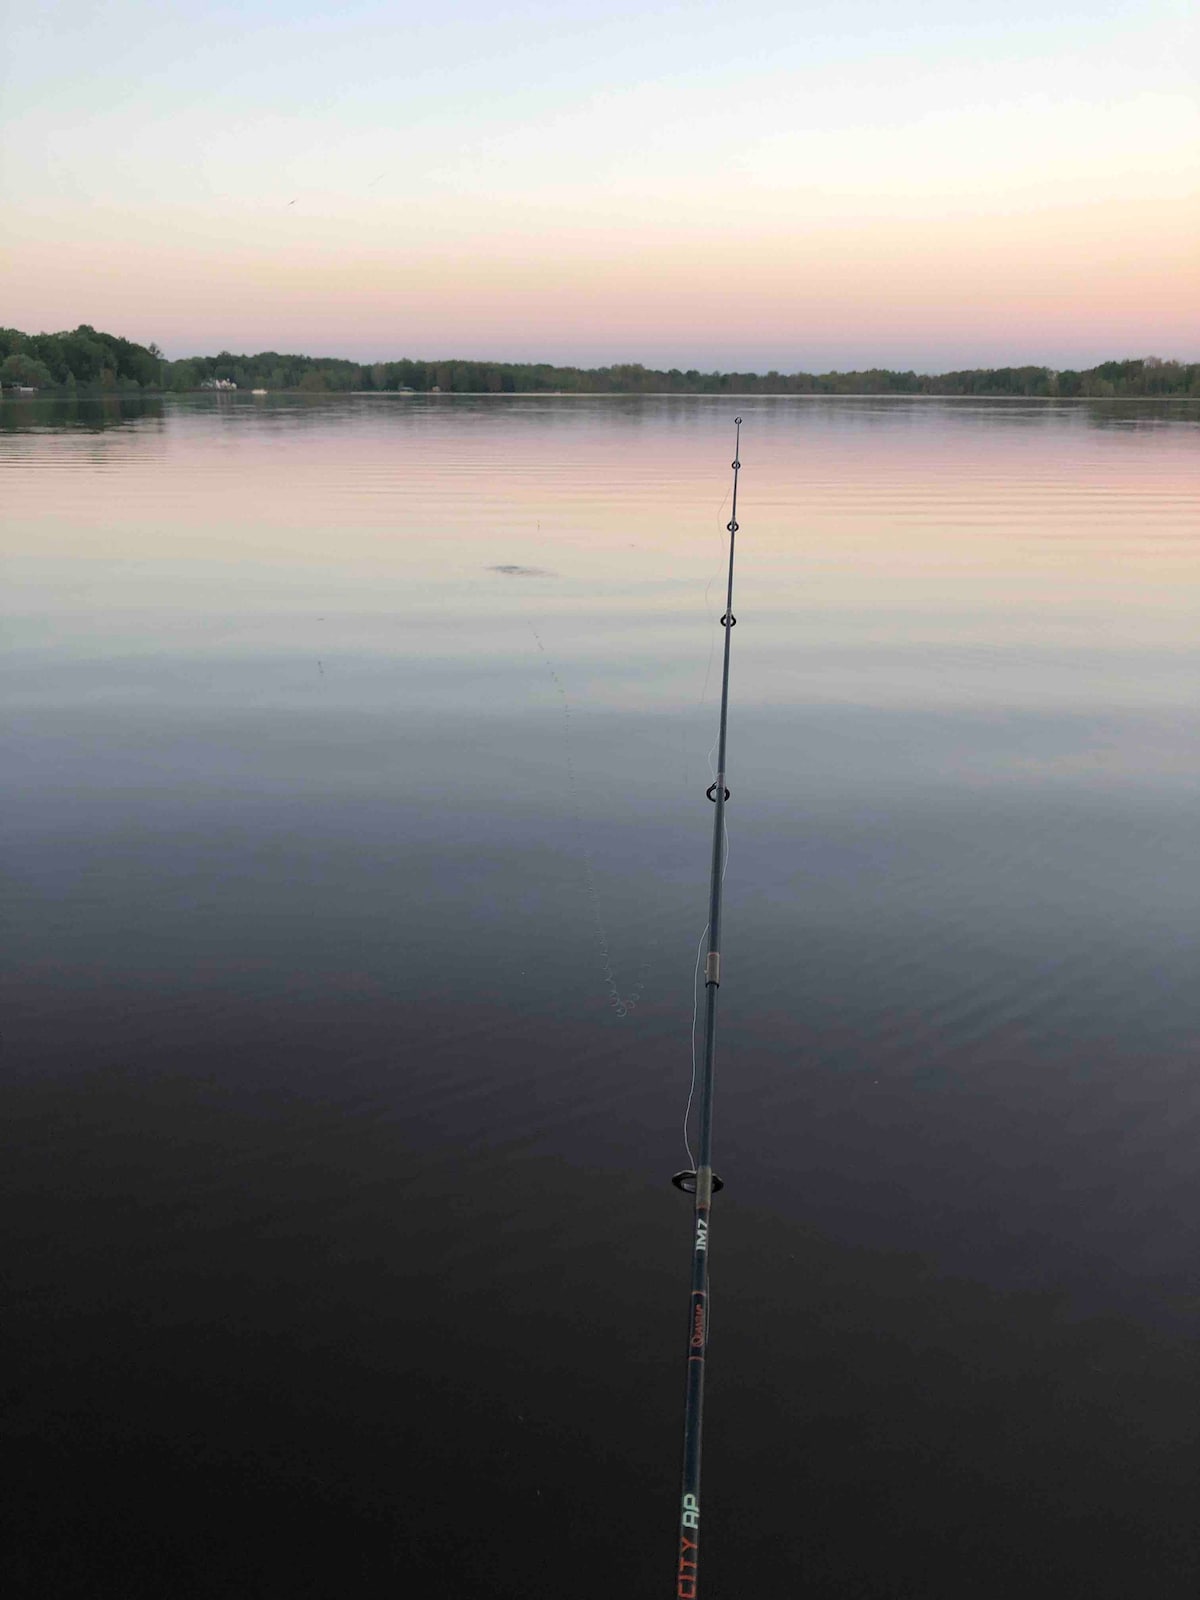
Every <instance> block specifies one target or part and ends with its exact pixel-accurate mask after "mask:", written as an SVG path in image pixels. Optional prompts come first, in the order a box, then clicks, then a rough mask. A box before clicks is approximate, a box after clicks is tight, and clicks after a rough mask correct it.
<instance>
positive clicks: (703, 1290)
mask: <svg viewBox="0 0 1200 1600" xmlns="http://www.w3.org/2000/svg"><path fill="white" fill-rule="evenodd" d="M733 420H734V424H735V426H736V430H737V432H736V436H735V441H734V448H733V463H732V465H733V504H732V506H731V508H730V516H729V522H728V523H727V524H726V527H727V530H728V533H729V581H728V585H727V587H726V591H725V615H724V616H723V617H722V618H721V626H722V627H723V628H724V629H725V661H724V668H723V670H722V673H721V724H720V733H719V735H718V740H717V776H716V779H715V781H714V782H713V783H712V784H710V786H709V788H708V791H707V793H708V798H709V799H710V800H711V801H712V802H713V804H714V805H715V807H716V812H715V814H714V816H713V843H712V873H711V877H710V880H709V894H708V955H707V958H706V960H705V964H704V1068H703V1072H702V1074H701V1077H700V1160H699V1163H698V1165H697V1166H696V1169H695V1171H690V1170H689V1171H685V1172H677V1173H676V1174H675V1176H674V1177H673V1178H672V1179H671V1182H672V1183H673V1184H674V1185H675V1187H676V1188H677V1189H682V1190H683V1191H684V1192H685V1193H686V1194H693V1195H695V1197H696V1198H695V1234H694V1236H693V1240H692V1293H691V1299H690V1301H689V1303H688V1326H687V1389H686V1398H685V1401H684V1422H683V1498H682V1502H681V1504H680V1509H679V1563H678V1567H677V1569H676V1574H675V1596H676V1600H697V1596H698V1594H699V1592H700V1590H699V1584H700V1566H699V1562H700V1436H701V1429H702V1425H703V1419H704V1366H705V1358H706V1357H707V1355H708V1321H709V1317H708V1221H709V1212H710V1211H711V1209H712V1197H713V1195H714V1194H715V1193H716V1192H717V1191H718V1190H719V1189H720V1188H722V1187H723V1186H722V1183H721V1180H720V1178H718V1177H716V1176H715V1174H714V1173H713V1169H712V1105H713V1063H714V1058H715V1055H716V1048H717V990H718V989H719V988H720V986H721V852H722V848H723V846H724V839H725V803H726V801H727V800H728V799H729V790H728V789H727V788H726V787H725V733H726V728H727V725H728V722H729V646H730V642H731V640H732V638H733V628H734V624H735V623H736V622H737V618H736V617H735V616H734V614H733V552H734V544H735V542H736V539H737V531H738V521H737V491H738V473H739V471H740V470H741V465H742V463H741V461H740V460H739V455H740V451H741V440H742V419H741V417H735V418H734V419H733Z"/></svg>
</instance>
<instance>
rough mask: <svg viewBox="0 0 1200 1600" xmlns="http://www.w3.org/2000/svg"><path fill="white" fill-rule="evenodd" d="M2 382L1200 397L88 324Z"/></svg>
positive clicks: (1047, 376)
mask: <svg viewBox="0 0 1200 1600" xmlns="http://www.w3.org/2000/svg"><path fill="white" fill-rule="evenodd" d="M0 385H3V386H4V388H6V389H8V390H10V391H11V390H13V389H15V388H32V389H36V390H42V389H45V390H48V391H51V392H53V393H56V394H61V393H71V392H85V393H86V392H92V391H100V392H116V393H139V392H148V393H164V392H166V393H175V394H187V393H190V392H192V391H193V390H203V389H217V388H221V389H227V388H232V387H235V386H236V387H237V388H238V389H268V390H274V391H279V390H295V391H299V392H301V393H317V394H320V393H351V392H354V393H362V392H367V393H371V392H376V393H395V392H414V393H422V394H428V393H441V394H537V393H542V394H546V393H557V394H930V395H1028V396H1044V397H1046V398H1049V399H1053V398H1061V399H1074V398H1076V397H1089V398H1098V399H1106V398H1110V397H1126V396H1168V395H1184V396H1193V397H1197V398H1200V362H1191V363H1188V362H1181V361H1171V360H1163V359H1161V358H1159V357H1157V356H1145V357H1140V358H1135V359H1131V360H1122V361H1104V362H1101V363H1100V365H1099V366H1096V367H1089V368H1087V369H1085V370H1082V371H1074V370H1070V369H1067V370H1060V371H1055V370H1054V369H1052V368H1050V367H1035V366H1024V367H980V368H971V369H966V370H963V371H958V372H942V373H919V372H892V371H888V370H886V369H884V368H872V369H870V370H869V371H856V372H823V373H813V372H790V373H783V372H767V373H755V372H700V371H698V370H696V369H694V368H693V369H691V370H689V371H687V372H684V371H681V370H680V369H679V368H677V367H672V368H670V369H669V370H666V371H663V370H660V369H656V368H653V367H645V366H641V365H639V364H636V363H627V364H621V365H617V366H611V367H587V368H585V367H556V366H553V365H551V364H550V363H548V362H507V361H463V360H446V361H417V360H410V359H402V360H397V361H376V362H368V363H360V362H355V361H342V360H338V359H337V358H335V357H327V356H302V355H281V354H279V353H278V352H276V351H274V350H264V351H260V352H259V353H258V354H257V355H233V354H231V353H230V352H229V351H228V350H223V351H221V352H220V354H219V355H215V356H189V357H186V358H184V359H183V360H180V361H168V360H167V358H166V357H165V356H164V354H163V353H162V351H161V350H160V349H159V348H158V346H157V345H155V344H150V345H140V344H135V343H133V342H132V341H130V340H128V339H122V338H119V337H118V336H117V335H115V334H111V333H99V332H97V331H96V329H95V328H92V327H89V326H87V324H83V325H81V326H80V327H78V328H75V329H72V330H71V331H70V332H63V333H22V332H21V331H20V330H19V329H16V328H0Z"/></svg>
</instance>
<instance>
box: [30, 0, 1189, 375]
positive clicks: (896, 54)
mask: <svg viewBox="0 0 1200 1600" xmlns="http://www.w3.org/2000/svg"><path fill="white" fill-rule="evenodd" d="M6 12H7V19H6V23H5V28H4V32H5V43H6V48H5V51H4V60H5V65H4V68H3V72H4V79H3V83H2V85H0V90H2V92H3V96H4V104H5V111H6V123H7V132H6V135H5V141H4V151H3V169H2V173H0V183H2V186H3V198H4V202H5V207H4V209H5V218H6V221H5V246H6V248H5V260H4V264H3V268H2V270H0V322H3V323H5V324H7V325H10V326H16V327H20V328H24V329H27V330H31V331H40V330H42V329H51V328H59V327H67V326H74V325H75V324H76V323H79V322H90V323H92V324H94V325H95V326H97V327H102V328H106V329H109V330H111V331H114V332H120V333H124V334H126V335H127V336H128V337H130V338H133V339H137V340H139V341H141V342H149V341H150V340H157V342H158V343H159V344H160V345H161V346H162V347H163V348H164V349H165V350H166V352H167V354H168V355H170V356H175V357H177V356H182V355H186V354H189V353H194V352H201V351H206V352H213V351H216V350H218V349H221V348H230V349H234V350H242V349H248V350H258V349H264V348H274V349H281V350H302V351H306V352H309V353H312V354H330V355H345V356H350V357H354V358H358V359H362V360H370V359H381V358H387V357H395V356H399V355H414V356H439V355H464V356H481V357H492V358H495V359H512V360H532V359H539V358H543V359H548V360H556V361H563V362H578V363H581V364H586V365H591V364H597V363H602V362H603V363H607V362H611V361H627V360H640V361H644V362H646V363H648V364H651V365H655V366H672V365H673V366H679V367H683V368H688V367H700V368H712V367H741V368H756V369H758V370H760V371H765V370H767V369H769V368H778V369H781V370H796V369H801V368H808V369H813V368H817V369H824V368H828V367H838V366H840V367H843V368H845V367H856V366H866V365H875V364H878V365H883V366H891V367H916V368H917V369H918V370H925V371H930V370H940V369H944V368H947V367H953V366H975V365H985V364H1007V363H1020V362H1026V361H1030V362H1038V363H1042V362H1046V363H1049V364H1050V365H1052V366H1085V365H1091V364H1092V363H1094V362H1096V361H1098V360H1103V359H1105V358H1108V357H1112V356H1122V355H1145V354H1149V353H1156V354H1160V355H1164V356H1171V355H1174V356H1178V357H1181V358H1183V359H1190V360H1196V359H1200V316H1198V314H1197V306H1198V305H1200V199H1198V197H1200V96H1198V93H1197V84H1198V82H1200V73H1198V68H1200V26H1198V24H1197V13H1196V11H1195V8H1194V6H1193V5H1192V4H1191V0H1137V3H1136V4H1135V3H1124V0H1116V3H1109V4H1103V3H1096V0H1092V3H1090V4H1085V5H1081V4H1077V3H1074V0H1059V3H1056V5H1055V6H1054V7H1047V6H1046V5H1044V4H1039V5H1033V4H1031V3H1030V0H1009V3H1006V4H1003V5H1002V4H1000V3H999V0H981V3H979V4H977V5H974V6H967V7H964V6H962V5H961V4H954V5H950V4H948V3H944V0H927V3H925V4H920V5H918V4H916V3H914V0H904V3H891V0H875V3H870V0H866V3H864V0H847V3H844V4H842V5H840V6H838V7H832V6H828V5H821V6H817V5H814V4H802V3H801V4H797V3H792V4H786V5H785V4H773V3H770V0H746V3H744V4H741V5H737V6H734V5H730V4H728V3H727V0H726V3H722V4H710V3H682V4H674V5H666V4H652V5H641V6H631V5H623V4H621V3H620V0H615V3H614V0H610V3H606V4H603V5H602V4H601V3H600V0H554V3H547V0H518V3H516V4H514V5H509V6H507V7H505V8H502V9H501V8H498V7H496V6H495V5H494V4H492V5H485V4H482V3H480V0H458V3H455V0H450V3H448V4H444V5H442V6H441V7H429V6H427V5H424V6H417V5H415V4H409V3H408V0H404V3H392V4H378V3H354V0H351V3H349V4H346V5H342V6H340V7H338V8H336V9H334V8H333V7H331V6H330V7H324V8H322V7H317V6H314V5H312V4H310V3H308V0H288V3H281V0H245V3H242V4H239V5H232V4H226V5H221V4H216V5H213V4H209V5H203V6H201V5H198V4H192V3H186V0H176V3H170V0H166V3H162V0H160V3H154V4H151V3H147V0H111V3H109V4H106V5H97V4H95V3H91V0H89V3H82V0H44V3H43V4H42V5H41V6H39V7H37V8H32V7H22V8H20V10H19V11H18V8H17V7H16V6H15V5H14V4H12V3H9V4H8V5H7V6H6Z"/></svg>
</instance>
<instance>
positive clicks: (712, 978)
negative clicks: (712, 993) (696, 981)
mask: <svg viewBox="0 0 1200 1600" xmlns="http://www.w3.org/2000/svg"><path fill="white" fill-rule="evenodd" d="M710 983H715V984H716V985H717V986H718V988H719V987H720V984H721V952H720V951H719V950H710V951H709V952H708V960H707V961H706V962H705V963H704V985H705V987H706V988H707V987H708V985H709V984H710Z"/></svg>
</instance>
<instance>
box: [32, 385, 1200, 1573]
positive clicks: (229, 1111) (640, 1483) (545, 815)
mask: <svg viewBox="0 0 1200 1600" xmlns="http://www.w3.org/2000/svg"><path fill="white" fill-rule="evenodd" d="M735 410H736V411H740V413H741V414H742V415H743V416H744V417H745V419H746V421H745V428H744V435H743V448H742V460H743V463H744V472H743V477H742V501H741V505H740V520H741V523H742V535H741V540H740V549H739V574H738V604H737V608H736V609H737V612H738V617H739V627H738V629H737V633H736V634H735V636H734V670H733V710H732V730H731V737H730V773H731V775H730V786H731V788H732V790H733V800H732V803H731V806H730V865H729V872H728V879H727V884H726V895H727V900H726V905H727V911H726V929H725V938H724V946H725V962H724V971H723V977H724V983H723V986H722V990H721V1035H720V1046H719V1052H718V1102H717V1121H716V1142H717V1152H718V1163H717V1164H718V1168H719V1170H720V1171H721V1172H722V1175H723V1176H724V1178H725V1180H726V1183H727V1188H726V1189H725V1191H724V1193H723V1194H722V1196H721V1199H720V1201H719V1203H718V1207H717V1211H716V1214H715V1218H714V1225H713V1257H712V1273H713V1293H714V1321H713V1338H712V1349H711V1356H710V1368H709V1383H710V1389H709V1400H708V1426H707V1431H706V1469H705V1491H706V1494H705V1513H704V1515H705V1529H704V1532H705V1545H704V1592H705V1594H706V1595H712V1596H723V1597H725V1600H738V1597H742V1596H773V1597H774V1596H793V1595H794V1596H797V1597H799V1596H805V1597H826V1596H838V1597H841V1596H853V1597H855V1600H898V1597H912V1600H922V1597H927V1596H928V1597H942V1596H945V1597H947V1600H949V1597H951V1596H953V1597H956V1600H957V1597H960V1596H966V1595H970V1596H973V1597H988V1600H992V1597H995V1600H1008V1597H1016V1596H1026V1595H1035V1594H1036V1595H1041V1594H1053V1595H1060V1596H1081V1597H1082V1596H1088V1597H1095V1596H1113V1597H1123V1596H1155V1597H1174V1596H1181V1597H1182V1596H1191V1595H1193V1594H1194V1593H1195V1592H1196V1591H1197V1587H1198V1585H1200V1537H1198V1535H1197V1532H1196V1516H1195V1506H1196V1495H1197V1490H1198V1489H1200V1473H1198V1471H1197V1462H1198V1460H1200V1439H1198V1434H1200V1425H1198V1421H1197V1418H1198V1416H1200V1407H1198V1403H1197V1402H1198V1398H1200V1345H1198V1344H1197V1335H1198V1333H1200V1073H1198V1066H1200V983H1198V982H1197V977H1196V920H1197V898H1198V896H1197V891H1198V889H1200V871H1198V860H1197V855H1198V852H1197V822H1196V817H1197V804H1198V802H1200V695H1198V693H1197V666H1198V665H1200V661H1198V656H1200V637H1198V633H1197V623H1196V619H1197V602H1198V600H1200V560H1198V557H1200V534H1198V531H1197V530H1198V527H1200V522H1198V519H1197V512H1198V510H1200V493H1198V490H1197V475H1196V464H1197V446H1198V443H1200V405H1198V404H1195V403H1187V402H1181V403H1153V402H1145V401H1142V402H1126V403H1120V402H1112V403H1092V404H1053V403H1047V402H1019V401H1011V402H997V401H992V402H988V403H986V404H984V403H978V404H977V403H974V402H969V401H945V402H943V401H936V400H921V401H909V400H890V401H884V400H874V399H864V400H835V401H830V400H769V399H752V400H746V401H744V402H742V403H741V404H740V405H736V406H735V404H734V403H732V402H727V401H719V400H711V399H705V400H686V399H669V400H668V399H663V400H654V399H649V400H636V401H627V400H624V399H617V398H604V399H596V400H587V399H569V400H568V399H555V398H546V399H533V398H521V399H513V398H501V397H497V398H495V399H487V400H482V399H481V400H472V399H470V398H465V397H459V398H451V397H444V398H437V397H428V398H426V397H414V398H403V397H394V396H393V397H379V398H373V397H364V398H361V399H355V398H350V399H338V400H336V401H335V400H323V399H319V398H318V399H314V400H312V401H311V402H307V403H302V402H300V401H297V400H287V399H279V400H277V399H275V398H274V397H272V398H269V399H267V400H266V401H262V400H258V401H252V400H251V399H250V398H249V397H248V396H238V397H236V398H232V399H226V398H225V397H222V398H220V399H217V398H214V399H213V400H211V401H209V402H201V401H183V402H168V403H166V404H156V403H149V402H147V403H141V404H139V403H136V402H124V403H122V402H118V401H113V402H110V403H109V404H107V405H104V404H101V403H99V402H92V403H80V404H78V405H77V406H66V405H58V406H56V405H54V404H52V403H49V402H40V401H39V402H34V403H15V402H11V401H8V400H5V401H4V402H3V403H2V404H0V463H2V465H3V504H4V512H5V517H4V522H5V527H6V532H5V535H4V538H5V556H6V584H5V599H4V628H5V637H6V644H7V649H6V667H5V688H4V713H5V720H4V750H3V762H4V771H5V773H6V776H7V780H8V805H7V807H6V813H5V819H4V853H5V870H6V879H7V893H6V904H7V915H6V938H7V953H6V962H5V984H6V1003H5V1010H6V1023H5V1057H4V1059H5V1068H4V1102H5V1112H6V1115H5V1148H4V1152H3V1168H4V1179H5V1188H6V1191H7V1208H6V1217H7V1223H6V1243H5V1249H4V1258H5V1259H4V1265H5V1269H6V1282H7V1287H8V1301H9V1310H8V1313H7V1317H6V1333H5V1340H6V1345H7V1352H6V1355H5V1361H4V1372H5V1387H6V1394H7V1407H6V1417H7V1420H6V1432H7V1436H8V1450H7V1455H8V1461H9V1466H10V1470H11V1472H12V1483H11V1487H10V1490H9V1493H8V1496H7V1501H6V1509H5V1520H6V1523H7V1531H8V1539H7V1546H8V1550H9V1554H8V1556H7V1557H6V1558H5V1562H6V1565H5V1567H4V1571H5V1575H6V1578H7V1580H8V1581H7V1582H6V1588H7V1590H8V1592H10V1593H19V1594H21V1595H26V1594H28V1595H36V1596H55V1597H57V1596H92V1595H97V1596H98V1595H101V1594H120V1595H122V1596H123V1597H125V1600H141V1597H143V1596H144V1597H147V1600H149V1597H154V1600H161V1597H171V1600H176V1597H178V1600H185V1597H187V1600H190V1597H197V1600H209V1597H217V1596H221V1597H226V1596H228V1597H231V1600H232V1597H252V1596H276V1595H279V1596H283V1595H288V1596H321V1597H324V1596H329V1597H339V1600H340V1597H343V1596H347V1597H348V1596H351V1595H353V1596H384V1595H387V1596H392V1595H398V1594H404V1595H412V1596H425V1595H429V1596H441V1595H448V1596H459V1595H462V1596H466V1595H478V1596H483V1597H501V1596H503V1597H506V1600H509V1597H511V1600H542V1597H547V1600H548V1597H551V1596H564V1595H571V1596H580V1597H596V1600H600V1597H606V1600H608V1597H612V1600H617V1597H620V1600H640V1597H642V1596H645V1597H647V1600H649V1597H651V1596H655V1595H663V1596H665V1595H667V1594H668V1593H669V1592H670V1587H669V1586H671V1587H673V1584H672V1571H671V1569H672V1567H673V1535H674V1521H675V1511H676V1507H675V1501H676V1495H677V1489H678V1464H679V1460H678V1457H679V1433H680V1414H681V1401H682V1387H683V1354H684V1351H683V1340H684V1326H683V1324H684V1318H685V1314H686V1309H687V1308H686V1300H687V1293H686V1290H687V1267H688V1247H689V1234H690V1230H689V1213H688V1210H687V1206H686V1202H684V1201H683V1200H682V1199H681V1197H680V1196H678V1195H677V1194H676V1193H675V1192H674V1191H673V1190H672V1189H671V1188H670V1187H669V1186H668V1185H667V1182H666V1180H667V1178H668V1176H669V1174H670V1173H671V1172H672V1171H673V1170H674V1169H675V1168H677V1167H680V1166H682V1165H684V1164H685V1158H684V1152H683V1146H682V1139H681V1133H680V1123H681V1118H682V1113H683V1105H684V1101H685V1098H686V1094H687V1085H688V1078H689V1074H690V1055H689V1050H690V1047H689V1029H690V1023H691V1013H692V976H693V962H694V959H695V951H696V945H697V940H698V939H699V937H700V934H701V929H702V927H703V923H704V917H705V907H706V899H707V885H706V874H707V862H708V848H709V845H708V829H709V827H710V825H711V811H710V808H709V807H708V806H707V805H706V804H705V801H704V796H703V791H704V787H705V786H706V784H707V783H708V782H709V768H708V765H707V761H706V752H707V751H708V748H709V745H710V743H711V741H712V738H713V735H714V733H715V721H716V711H715V695H716V689H717V685H718V680H719V655H718V654H717V652H718V651H719V646H720V629H719V628H718V627H717V626H716V618H717V616H718V614H719V612H720V610H721V609H722V606H721V601H722V598H723V595H722V581H721V569H722V563H723V548H724V546H723V541H724V534H723V531H722V530H723V525H724V522H725V520H726V517H727V514H728V513H727V509H726V508H725V506H724V498H723V497H724V496H725V494H726V490H727V486H728V481H729V471H728V463H729V459H730V454H731V451H730V445H731V442H732V426H731V424H732V417H733V415H734V413H735Z"/></svg>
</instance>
